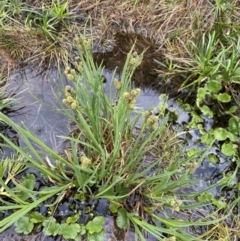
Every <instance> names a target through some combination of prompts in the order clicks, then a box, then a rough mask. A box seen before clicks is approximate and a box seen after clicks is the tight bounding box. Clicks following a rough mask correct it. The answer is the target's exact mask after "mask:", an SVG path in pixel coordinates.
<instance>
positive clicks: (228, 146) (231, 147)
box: [221, 143, 238, 156]
mask: <svg viewBox="0 0 240 241" xmlns="http://www.w3.org/2000/svg"><path fill="white" fill-rule="evenodd" d="M237 147H238V146H237V145H236V144H233V143H224V144H223V145H222V148H221V151H222V153H223V154H224V155H226V156H233V155H235V154H236V152H237Z"/></svg>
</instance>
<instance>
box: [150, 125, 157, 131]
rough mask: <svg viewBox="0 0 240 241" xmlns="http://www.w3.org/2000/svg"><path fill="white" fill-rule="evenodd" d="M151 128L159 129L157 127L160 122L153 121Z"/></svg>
mask: <svg viewBox="0 0 240 241" xmlns="http://www.w3.org/2000/svg"><path fill="white" fill-rule="evenodd" d="M151 128H152V129H153V130H154V131H155V130H157V128H158V123H153V124H152V125H151Z"/></svg>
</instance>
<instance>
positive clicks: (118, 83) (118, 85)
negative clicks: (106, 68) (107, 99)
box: [113, 78, 122, 90]
mask: <svg viewBox="0 0 240 241" xmlns="http://www.w3.org/2000/svg"><path fill="white" fill-rule="evenodd" d="M113 83H114V85H115V88H116V90H119V89H121V86H122V84H121V82H120V81H119V80H118V79H116V78H115V79H114V80H113Z"/></svg>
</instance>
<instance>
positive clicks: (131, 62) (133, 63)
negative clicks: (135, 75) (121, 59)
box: [129, 57, 137, 65]
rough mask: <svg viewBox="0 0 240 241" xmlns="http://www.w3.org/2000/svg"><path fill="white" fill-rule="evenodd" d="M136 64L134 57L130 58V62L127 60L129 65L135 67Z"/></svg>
mask: <svg viewBox="0 0 240 241" xmlns="http://www.w3.org/2000/svg"><path fill="white" fill-rule="evenodd" d="M136 62H137V59H136V58H134V57H131V58H130V60H129V64H130V65H135V64H136Z"/></svg>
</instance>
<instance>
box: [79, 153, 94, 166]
mask: <svg viewBox="0 0 240 241" xmlns="http://www.w3.org/2000/svg"><path fill="white" fill-rule="evenodd" d="M80 161H81V163H82V168H88V167H90V166H91V164H92V161H91V160H90V159H89V158H87V157H86V156H82V157H81V158H80Z"/></svg>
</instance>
